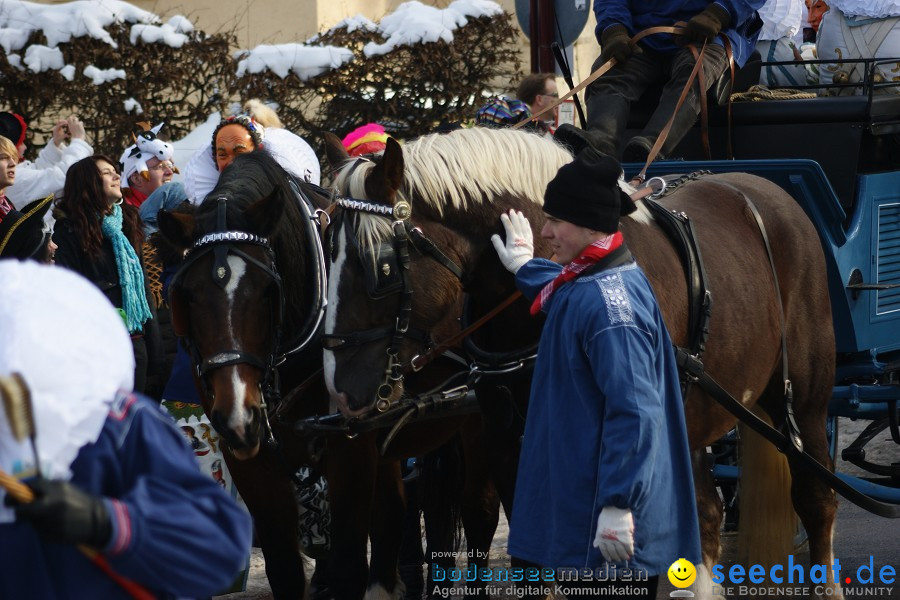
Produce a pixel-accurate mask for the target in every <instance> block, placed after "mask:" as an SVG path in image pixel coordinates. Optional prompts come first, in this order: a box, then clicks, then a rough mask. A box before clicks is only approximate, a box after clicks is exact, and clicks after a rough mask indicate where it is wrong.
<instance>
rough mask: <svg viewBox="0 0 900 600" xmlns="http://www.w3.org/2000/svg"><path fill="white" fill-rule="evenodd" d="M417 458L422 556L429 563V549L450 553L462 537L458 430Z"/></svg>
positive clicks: (461, 463) (462, 467) (462, 472)
mask: <svg viewBox="0 0 900 600" xmlns="http://www.w3.org/2000/svg"><path fill="white" fill-rule="evenodd" d="M420 462H421V470H420V476H419V484H420V489H421V492H420V493H421V496H420V497H421V501H422V512H423V513H424V517H425V536H426V542H427V546H428V547H427V552H426V555H425V559H426V561H427V563H428V564H432V563H434V562H435V560H433V558H432V556H431V553H433V552H440V553H441V554H440V555H438V556H445V557H446V556H451V554H450V553H451V552H456V551H457V550H459V546H460V542H461V539H462V502H463V494H462V492H463V489H464V488H465V481H466V479H465V461H464V460H463V453H462V441H461V440H460V436H459V434H457V435H455V436H454V437H453V438H451V439H450V440H449V441H448V442H447V443H445V444H444V445H442V446H441V447H439V448H437V449H436V450H434V451H432V452H429V453H428V454H426V455H425V456H424V457H423V458H422V460H421V461H420Z"/></svg>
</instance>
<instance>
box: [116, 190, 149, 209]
mask: <svg viewBox="0 0 900 600" xmlns="http://www.w3.org/2000/svg"><path fill="white" fill-rule="evenodd" d="M122 195H123V196H125V202H127V203H128V204H130V205H132V206H134V207H135V208H140V207H141V204H143V203H144V200H146V199H147V196H146V195H144V194H143V193H141V192H139V191H137V190H136V189H134V188H132V187H131V186H129V187H127V188H125V189H123V190H122Z"/></svg>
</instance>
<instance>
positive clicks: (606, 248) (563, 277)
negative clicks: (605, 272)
mask: <svg viewBox="0 0 900 600" xmlns="http://www.w3.org/2000/svg"><path fill="white" fill-rule="evenodd" d="M623 240H624V238H623V237H622V232H621V231H617V232H615V233H614V234H612V235H610V236H607V237H605V238H603V239H602V240H597V241H596V242H594V243H593V244H591V245H590V246H588V247H587V248H585V249H584V250H583V251H582V253H581V254H579V255H578V256H577V257H576V258H575V260H573V261H572V262H570V263H569V264H567V265H566V266H565V267H563V270H562V271H561V272H560V274H559V275H557V276H556V278H555V279H554V280H553V281H551V282H550V283H548V284H547V285H545V286H544V289H542V290H541V293H540V294H538V296H537V298H535V299H534V303H533V304H532V305H531V314H532V315H536V314H538V313H539V312H541V309H543V308H544V305H545V304H547V300H549V299H550V296H552V295H553V292H555V291H556V290H557V289H558V288H559V286H561V285H562V284H564V283H567V282H569V281H572V280H573V279H575V278H576V277H578V275H580V274H581V273H582V272H583V271H584V270H585V269H588V268H589V267H591V266H593V265H595V264H597V263H598V262H600V259H601V258H603V257H604V256H606V255H607V254H609V253H610V252H612V251H613V250H615V249H616V248H618V247H619V246H621V245H622V241H623Z"/></svg>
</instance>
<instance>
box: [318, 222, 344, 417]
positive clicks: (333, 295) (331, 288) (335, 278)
mask: <svg viewBox="0 0 900 600" xmlns="http://www.w3.org/2000/svg"><path fill="white" fill-rule="evenodd" d="M346 261H347V230H346V228H344V227H341V229H340V232H339V234H338V249H337V258H335V259H334V261H333V262H332V263H331V270H330V273H331V276H330V277H329V278H328V303H327V304H326V306H328V307H329V308H328V310H327V311H326V312H325V333H326V334H327V335H331V334H333V333H334V331H335V324H336V323H337V314H338V309H339V308H340V305H339V303H338V290H340V289H341V273H342V272H343V269H344V263H345V262H346ZM323 367H324V369H325V385H326V386H327V387H328V391H329V392H330V393H331V395H332V396H334V395H335V394H337V393H338V390H337V388H336V387H335V382H334V372H335V368H336V364H335V360H334V352H333V351H331V350H325V352H324V365H323ZM335 410H336V407H335V406H332V407H331V412H334V411H335Z"/></svg>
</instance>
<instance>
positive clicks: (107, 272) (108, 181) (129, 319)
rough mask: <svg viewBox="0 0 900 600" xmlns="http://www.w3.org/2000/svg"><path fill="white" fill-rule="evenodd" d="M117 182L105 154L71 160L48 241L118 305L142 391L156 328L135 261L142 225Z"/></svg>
mask: <svg viewBox="0 0 900 600" xmlns="http://www.w3.org/2000/svg"><path fill="white" fill-rule="evenodd" d="M119 183H120V178H119V173H118V169H117V167H116V163H115V162H114V161H113V160H111V159H109V158H107V157H105V156H101V155H94V156H91V157H88V158H85V159H82V160H80V161H78V162H76V163H75V164H73V165H72V166H71V167H70V168H69V170H68V172H67V173H66V184H65V187H64V189H63V197H62V198H61V199H60V200H59V202H58V204H57V211H56V219H57V221H56V227H55V231H54V233H53V241H54V242H56V245H57V246H58V247H59V248H58V249H57V251H56V264H58V265H60V266H63V267H66V268H68V269H72V270H73V271H76V272H77V273H80V274H81V275H83V276H84V277H86V278H87V279H89V280H90V281H91V282H93V283H94V285H96V286H97V287H99V288H100V290H101V291H102V292H103V293H104V294H105V295H106V297H107V298H109V301H110V302H112V304H113V306H115V307H116V308H117V309H119V313H120V314H121V315H122V319H123V321H124V323H125V326H126V328H127V329H128V332H129V333H130V334H131V340H132V346H133V347H134V354H135V365H136V367H135V369H136V370H135V378H134V380H135V390H136V391H140V392H146V391H147V390H145V389H144V388H145V383H146V381H147V375H148V371H150V372H152V371H153V370H154V369H157V368H160V363H161V360H162V356H161V349H160V344H159V332H158V329H157V327H156V324H155V322H154V319H153V316H154V313H155V306H153V301H152V296H151V295H150V294H148V289H147V285H146V278H145V276H144V270H143V265H142V264H141V259H140V256H141V246H142V244H143V238H144V234H143V227H142V224H141V220H140V216H139V215H138V211H137V209H136V208H134V207H133V206H130V205H128V204H125V203H123V202H122V190H121V188H120V185H119Z"/></svg>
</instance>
